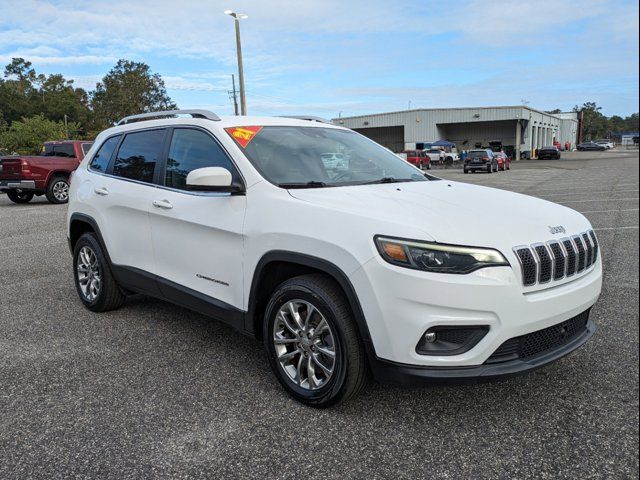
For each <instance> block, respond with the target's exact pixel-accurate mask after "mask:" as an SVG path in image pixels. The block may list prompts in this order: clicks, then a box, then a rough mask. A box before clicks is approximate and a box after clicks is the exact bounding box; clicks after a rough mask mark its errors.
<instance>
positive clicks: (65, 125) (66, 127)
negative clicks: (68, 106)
mask: <svg viewBox="0 0 640 480" xmlns="http://www.w3.org/2000/svg"><path fill="white" fill-rule="evenodd" d="M64 134H65V135H66V137H67V140H69V126H68V125H67V114H66V113H65V114H64Z"/></svg>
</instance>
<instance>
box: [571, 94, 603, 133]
mask: <svg viewBox="0 0 640 480" xmlns="http://www.w3.org/2000/svg"><path fill="white" fill-rule="evenodd" d="M600 110H602V107H599V106H598V105H596V103H595V102H586V103H584V104H583V105H582V107H579V106H578V105H576V106H575V107H573V111H574V112H582V135H583V137H584V139H585V140H595V139H596V138H599V137H604V136H606V135H607V133H608V131H609V122H608V120H607V117H605V116H604V115H603V114H602V113H601V112H600Z"/></svg>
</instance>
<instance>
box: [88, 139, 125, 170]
mask: <svg viewBox="0 0 640 480" xmlns="http://www.w3.org/2000/svg"><path fill="white" fill-rule="evenodd" d="M119 141H120V135H118V136H116V137H111V138H108V139H107V140H106V141H105V142H104V143H103V144H102V146H101V147H100V150H98V152H97V153H96V154H95V155H94V156H93V160H91V163H90V164H89V168H91V169H92V170H97V171H98V172H106V171H107V167H108V166H109V160H111V155H112V154H113V151H114V150H115V149H116V147H117V146H118V142H119Z"/></svg>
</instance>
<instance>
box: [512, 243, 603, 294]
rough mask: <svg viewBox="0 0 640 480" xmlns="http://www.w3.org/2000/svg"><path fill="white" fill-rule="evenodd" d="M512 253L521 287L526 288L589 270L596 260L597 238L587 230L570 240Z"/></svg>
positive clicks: (520, 249) (534, 245) (518, 248)
mask: <svg viewBox="0 0 640 480" xmlns="http://www.w3.org/2000/svg"><path fill="white" fill-rule="evenodd" d="M513 251H514V253H515V254H516V257H518V261H519V262H520V268H521V269H522V284H523V285H524V286H525V287H530V286H533V285H536V284H544V283H549V282H550V281H552V280H562V279H563V278H565V277H571V276H573V275H575V274H577V273H581V272H584V271H585V270H587V269H588V268H590V267H591V266H592V265H593V264H595V263H596V260H597V259H598V239H597V238H596V234H595V233H594V232H593V230H589V231H588V232H584V233H581V234H580V235H574V236H572V237H571V238H563V239H561V240H552V241H550V242H547V243H535V244H533V245H530V246H527V245H523V246H520V247H516V248H514V249H513Z"/></svg>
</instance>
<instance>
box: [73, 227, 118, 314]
mask: <svg viewBox="0 0 640 480" xmlns="http://www.w3.org/2000/svg"><path fill="white" fill-rule="evenodd" d="M73 279H74V283H75V285H76V291H77V292H78V296H79V297H80V300H81V301H82V303H83V304H84V306H85V307H87V308H88V309H89V310H91V311H92V312H108V311H109V310H115V309H116V308H119V307H121V306H122V304H123V303H124V301H125V300H126V298H127V297H126V295H125V294H124V293H123V292H122V290H121V289H120V287H119V286H118V284H117V282H116V280H115V278H114V277H113V273H112V272H111V265H109V261H108V260H107V257H106V255H105V254H104V251H103V250H102V247H101V246H100V242H99V241H98V239H97V238H96V236H95V234H94V233H85V234H83V235H82V236H81V237H80V238H79V239H78V241H77V242H76V244H75V246H74V248H73Z"/></svg>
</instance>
